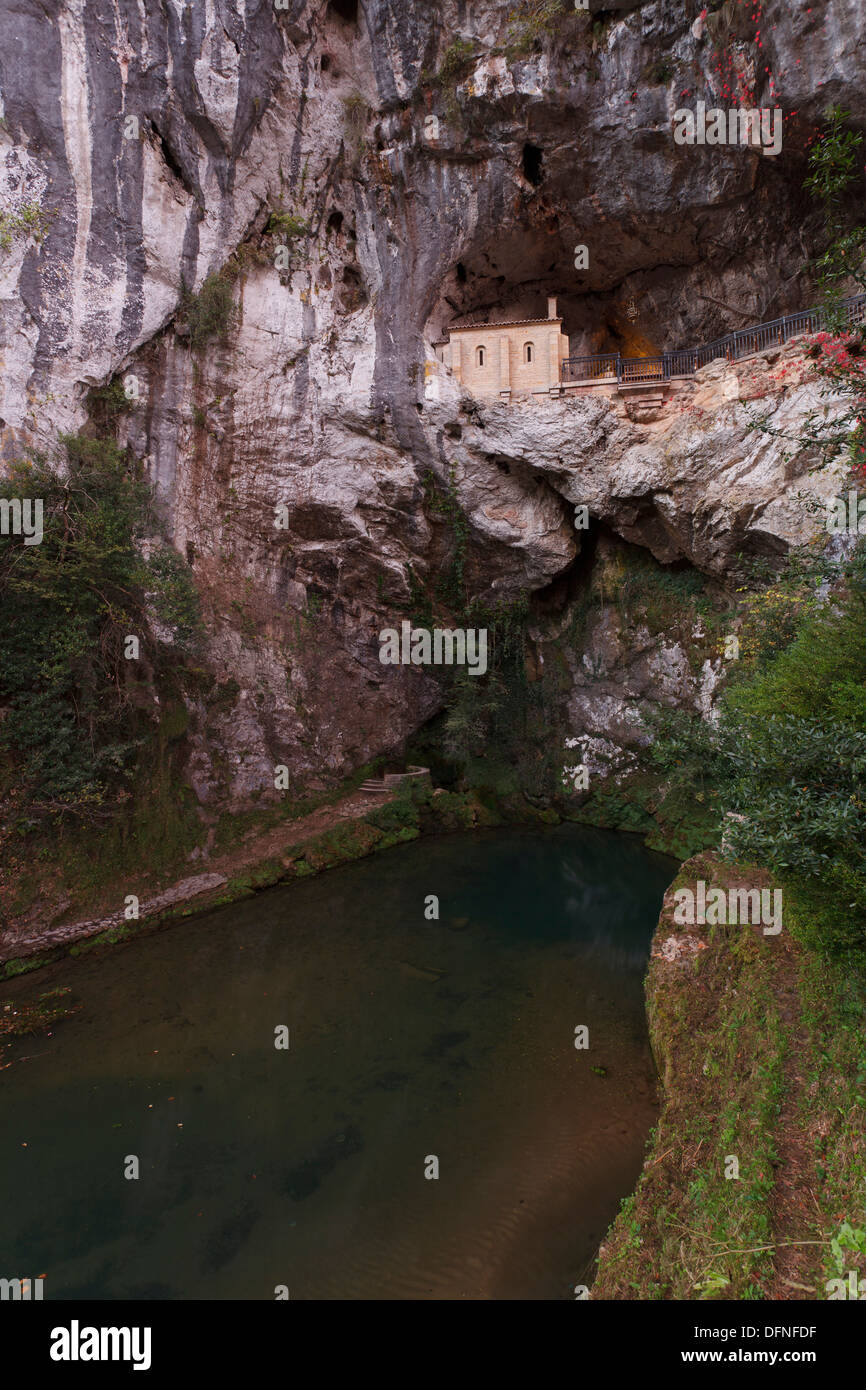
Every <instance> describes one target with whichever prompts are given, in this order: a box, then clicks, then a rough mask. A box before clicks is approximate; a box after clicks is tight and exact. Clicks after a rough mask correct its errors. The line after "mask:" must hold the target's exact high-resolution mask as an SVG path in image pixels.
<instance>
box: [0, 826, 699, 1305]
mask: <svg viewBox="0 0 866 1390" xmlns="http://www.w3.org/2000/svg"><path fill="white" fill-rule="evenodd" d="M674 868H675V865H674V863H673V861H672V860H669V859H666V858H663V857H662V856H660V855H657V854H652V853H650V852H649V851H648V850H646V849H644V848H643V846H642V845H641V844H640V842H639V841H637V840H636V839H634V838H632V837H629V836H626V835H619V834H615V833H613V832H606V831H596V830H591V829H587V828H585V827H578V826H572V825H563V826H558V827H555V828H552V829H539V830H532V829H529V830H527V829H519V830H501V831H483V832H477V833H468V834H464V835H455V836H449V837H444V838H439V839H429V840H423V841H419V842H416V843H414V844H411V845H408V846H404V847H401V848H398V849H393V850H389V851H387V852H385V853H383V854H380V855H378V856H373V857H371V858H369V859H366V860H364V861H362V862H359V863H356V864H351V865H347V866H345V867H343V868H339V869H335V870H332V871H330V872H328V873H326V874H323V875H322V876H320V877H318V878H316V879H312V880H309V881H306V882H302V883H297V884H294V885H292V886H290V887H286V888H276V889H271V890H270V891H268V892H266V893H262V894H260V895H258V896H256V897H253V898H248V899H246V900H244V901H243V902H240V903H237V904H234V905H232V906H230V907H225V908H221V909H219V910H218V911H215V912H211V913H208V914H206V915H203V916H201V917H197V918H194V919H191V920H190V921H188V922H185V923H183V924H179V925H177V926H174V927H172V928H171V929H168V930H165V931H162V932H158V933H153V934H151V935H149V936H142V937H139V938H137V939H134V940H132V941H131V942H129V943H128V944H125V945H120V946H115V947H113V948H105V949H102V948H100V949H99V950H97V951H94V952H93V953H92V954H84V955H82V956H81V957H80V958H78V959H77V960H75V961H71V960H64V961H62V962H60V963H58V964H56V965H53V966H51V967H49V968H47V969H46V970H43V971H41V972H38V973H37V974H35V975H33V976H30V977H24V978H22V979H20V980H18V981H16V982H15V983H14V984H12V985H11V986H9V987H7V989H6V991H5V993H6V996H7V997H9V998H15V999H28V1000H29V999H33V998H35V997H36V996H37V995H38V994H40V993H42V992H44V991H45V990H46V989H48V988H53V987H55V986H57V985H69V986H71V989H72V999H73V1001H74V1002H75V1003H76V1004H79V1005H80V1006H81V1008H80V1011H79V1012H78V1013H77V1014H75V1016H74V1017H72V1018H70V1019H67V1020H65V1021H62V1022H60V1023H58V1024H56V1025H55V1026H54V1028H53V1030H52V1033H51V1035H50V1036H49V1035H36V1036H32V1037H27V1038H21V1039H16V1040H14V1043H13V1045H12V1046H11V1047H9V1048H7V1050H6V1054H5V1057H4V1061H6V1062H9V1061H12V1062H13V1065H11V1066H8V1067H6V1069H5V1070H3V1071H2V1073H0V1114H2V1139H0V1191H2V1193H3V1203H2V1221H0V1264H2V1268H0V1275H2V1276H3V1277H30V1278H35V1277H38V1276H42V1275H44V1276H45V1283H44V1297H45V1299H46V1300H53V1299H64V1298H86V1299H123V1298H131V1299H238V1298H240V1299H273V1298H274V1297H275V1290H276V1289H277V1287H278V1286H285V1288H287V1289H288V1293H289V1297H290V1298H292V1299H351V1298H357V1299H573V1298H574V1297H575V1292H574V1290H575V1286H576V1285H579V1284H582V1283H587V1282H589V1281H590V1280H591V1277H592V1271H593V1265H594V1257H595V1254H596V1251H597V1249H598V1245H599V1242H600V1241H601V1240H602V1238H603V1236H604V1233H605V1230H606V1228H607V1226H608V1225H609V1223H610V1221H611V1220H612V1218H613V1217H614V1216H615V1214H616V1212H617V1210H618V1208H619V1203H620V1201H621V1199H622V1198H623V1197H624V1196H625V1195H626V1194H627V1193H628V1192H630V1191H631V1189H632V1187H633V1185H634V1182H635V1180H636V1178H637V1175H638V1173H639V1171H640V1166H641V1161H642V1156H643V1152H644V1146H645V1142H646V1139H647V1135H648V1133H649V1130H650V1127H651V1126H652V1124H653V1123H654V1121H655V1118H656V1113H657V1112H656V1090H655V1077H654V1069H653V1064H652V1057H651V1054H650V1050H649V1043H648V1037H647V1028H646V1018H645V1011H644V998H643V987H642V981H643V976H644V973H645V970H646V964H647V958H648V952H649V944H650V938H651V935H652V931H653V928H654V926H655V923H656V920H657V918H658V913H659V909H660V906H661V901H662V896H663V893H664V889H665V887H666V885H667V884H668V883H669V881H670V879H671V878H672V877H673V872H674ZM431 895H436V897H438V900H439V920H438V921H436V920H427V919H426V918H425V901H426V900H427V899H428V898H429V897H430V896H431ZM281 1026H282V1027H283V1028H287V1029H288V1030H289V1033H288V1037H289V1046H288V1048H279V1049H278V1048H277V1047H276V1046H275V1039H276V1037H277V1034H276V1032H275V1030H277V1029H278V1028H280V1027H281ZM581 1026H585V1027H587V1028H588V1029H589V1047H588V1048H578V1047H576V1046H575V1030H576V1029H577V1028H579V1027H581ZM132 1155H134V1156H135V1157H136V1158H137V1160H138V1167H139V1176H138V1178H137V1179H129V1178H127V1177H125V1176H124V1171H125V1169H127V1168H130V1167H131V1166H132V1165H130V1164H129V1163H128V1159H129V1157H130V1156H132ZM433 1160H436V1162H434V1161H433ZM437 1163H438V1177H428V1176H426V1175H425V1174H426V1173H431V1172H433V1171H434V1169H435V1168H436V1166H437Z"/></svg>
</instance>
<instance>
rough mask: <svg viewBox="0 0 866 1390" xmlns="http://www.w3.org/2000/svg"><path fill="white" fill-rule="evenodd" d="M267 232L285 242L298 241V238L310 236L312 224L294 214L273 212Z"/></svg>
mask: <svg viewBox="0 0 866 1390" xmlns="http://www.w3.org/2000/svg"><path fill="white" fill-rule="evenodd" d="M266 230H267V231H268V232H272V233H273V234H274V235H275V236H279V237H282V238H283V239H284V240H285V241H296V240H297V239H298V237H302V236H309V235H310V224H309V223H308V222H305V221H304V219H303V218H302V217H296V216H295V214H294V213H292V212H281V211H279V212H272V213H271V215H270V217H269V219H268V225H267V228H266Z"/></svg>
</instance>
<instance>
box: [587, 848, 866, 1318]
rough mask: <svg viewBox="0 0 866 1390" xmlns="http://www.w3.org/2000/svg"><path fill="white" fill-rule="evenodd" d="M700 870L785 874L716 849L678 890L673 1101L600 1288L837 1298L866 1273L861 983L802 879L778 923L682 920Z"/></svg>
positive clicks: (605, 1261) (655, 958) (663, 970)
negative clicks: (824, 936)
mask: <svg viewBox="0 0 866 1390" xmlns="http://www.w3.org/2000/svg"><path fill="white" fill-rule="evenodd" d="M700 880H703V882H704V883H705V885H706V886H707V887H706V891H707V892H709V890H710V888H711V887H720V888H722V889H723V890H724V891H725V892H726V893H727V892H728V891H729V890H730V889H731V888H734V889H738V888H749V889H755V888H758V889H761V888H767V889H770V890H771V891H772V890H773V889H777V888H778V884H774V883H773V881H772V880H771V878H770V876H769V875H768V874H767V873H765V872H762V871H760V870H757V869H754V868H751V867H747V866H730V865H726V864H724V863H722V862H721V861H720V860H719V858H718V857H717V856H716V855H715V854H709V853H708V854H703V855H699V856H696V857H695V858H693V859H691V860H689V861H688V862H687V863H685V864H684V865H683V866H682V868H681V870H680V873H679V875H678V877H677V879H676V881H675V882H674V884H672V885H671V888H670V889H669V890H668V893H667V895H666V897H665V903H664V908H663V910H662V914H661V918H660V921H659V925H658V928H657V931H656V934H655V937H654V941H653V947H652V956H651V961H650V967H649V972H648V976H647V982H646V991H647V1002H648V1011H649V1021H650V1031H651V1037H652V1043H653V1051H654V1054H655V1057H656V1062H657V1066H658V1070H659V1086H660V1092H661V1114H660V1118H659V1123H658V1126H657V1128H656V1130H655V1131H654V1133H653V1136H652V1138H651V1142H650V1145H649V1149H648V1153H647V1157H646V1160H645V1164H644V1169H643V1172H642V1175H641V1177H640V1179H639V1181H638V1184H637V1187H636V1189H635V1192H634V1193H633V1194H632V1195H631V1196H630V1197H629V1198H627V1199H626V1200H625V1202H624V1203H623V1207H622V1210H621V1212H620V1215H619V1216H618V1217H617V1219H616V1221H615V1222H614V1224H613V1226H612V1227H611V1229H610V1231H609V1232H608V1235H607V1238H606V1240H605V1242H604V1244H603V1245H602V1247H601V1250H600V1252H599V1267H598V1276H597V1278H596V1281H595V1283H594V1285H593V1287H592V1294H591V1296H592V1297H593V1298H596V1299H598V1298H601V1299H625V1298H658V1299H706V1298H715V1299H755V1298H757V1299H786V1300H787V1299H802V1300H809V1299H824V1298H827V1297H828V1296H829V1295H828V1281H829V1280H830V1279H832V1278H834V1277H836V1276H837V1275H838V1274H842V1275H847V1274H849V1272H850V1271H851V1270H856V1271H858V1272H859V1274H860V1275H861V1276H863V1275H864V1274H866V1255H864V1253H863V1251H862V1250H859V1249H858V1244H859V1237H860V1235H861V1234H862V1231H863V1228H864V1226H866V1199H864V1192H863V1174H864V1171H866V1139H864V1133H863V1121H862V1114H863V1111H862V1108H861V1106H862V1097H858V1079H861V1080H862V1077H863V1041H862V1031H861V1033H860V1035H859V1037H858V1036H857V1035H856V1034H855V1033H853V1032H852V1031H851V1030H850V1029H849V1028H846V1026H845V1019H846V1017H847V1016H849V1015H850V1014H851V1012H852V1010H853V1009H854V1008H855V1003H854V1001H853V994H852V991H854V990H855V986H854V984H853V983H852V980H851V978H850V974H846V973H845V972H844V971H842V970H841V969H840V968H839V967H838V966H834V965H833V964H832V963H831V962H828V961H826V960H824V959H822V958H820V957H817V956H816V955H815V954H814V953H813V952H812V951H811V950H810V949H808V947H807V946H804V945H803V944H802V937H803V934H804V933H803V927H804V925H805V924H804V923H803V921H802V918H801V915H800V911H799V908H798V905H797V902H796V899H795V898H793V897H789V895H788V894H787V892H785V893H784V894H783V898H782V930H781V931H780V932H779V933H778V934H765V932H764V927H763V925H762V924H761V923H758V924H757V925H750V924H749V923H746V924H745V925H732V924H727V925H707V924H705V923H700V922H695V923H694V924H681V923H678V922H676V921H675V920H674V912H675V910H676V908H677V906H678V901H677V899H675V893H676V891H677V890H678V889H681V888H684V887H685V888H689V889H691V890H692V892H693V893H695V895H696V897H697V887H698V883H699V881H700ZM770 901H772V899H770ZM682 902H683V900H682V898H680V899H679V904H682ZM728 915H729V916H730V914H728ZM856 992H857V993H858V999H859V1005H857V1006H856V1007H859V1008H860V1009H862V1001H863V997H864V990H863V988H862V982H861V985H860V987H859V988H858V990H857V991H856ZM860 1016H861V1020H862V1013H861V1015H860ZM846 1223H847V1228H848V1229H849V1230H852V1231H853V1236H852V1237H848V1236H846V1235H845V1234H844V1232H845V1229H846ZM840 1232H841V1233H842V1235H841V1251H840V1245H839V1239H840ZM834 1238H835V1239H836V1248H835V1249H834V1248H833V1246H832V1244H831V1242H832V1241H833V1240H834ZM864 1250H866V1246H864ZM840 1265H841V1266H842V1268H840Z"/></svg>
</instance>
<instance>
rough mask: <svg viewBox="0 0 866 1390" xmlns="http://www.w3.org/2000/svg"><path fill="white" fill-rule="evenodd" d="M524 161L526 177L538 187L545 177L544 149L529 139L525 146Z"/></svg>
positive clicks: (524, 174)
mask: <svg viewBox="0 0 866 1390" xmlns="http://www.w3.org/2000/svg"><path fill="white" fill-rule="evenodd" d="M522 162H523V176H524V178H526V179H528V180H529V182H530V183H531V184H532V186H533V188H537V187H538V185H539V184H540V183H541V180H542V179H543V178H544V151H543V150H541V149H539V147H538V145H532V144H530V143H529V141H527V143H526V144H525V145H524V146H523V160H522Z"/></svg>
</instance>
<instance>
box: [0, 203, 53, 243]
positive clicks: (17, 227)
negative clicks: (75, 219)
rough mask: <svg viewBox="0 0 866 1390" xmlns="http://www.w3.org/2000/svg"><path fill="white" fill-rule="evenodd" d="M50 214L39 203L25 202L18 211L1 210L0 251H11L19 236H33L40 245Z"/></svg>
mask: <svg viewBox="0 0 866 1390" xmlns="http://www.w3.org/2000/svg"><path fill="white" fill-rule="evenodd" d="M50 220H51V218H50V215H49V214H48V213H46V212H44V211H43V209H42V207H41V206H40V204H39V203H24V204H23V205H22V206H21V207H19V208H18V210H17V212H0V251H11V250H12V243H13V242H14V241H15V239H16V238H17V237H24V238H27V237H31V236H32V238H33V240H34V241H35V242H36V243H37V245H39V244H40V243H41V242H42V241H43V240H44V239H45V233H46V232H47V230H48V224H49V222H50Z"/></svg>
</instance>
